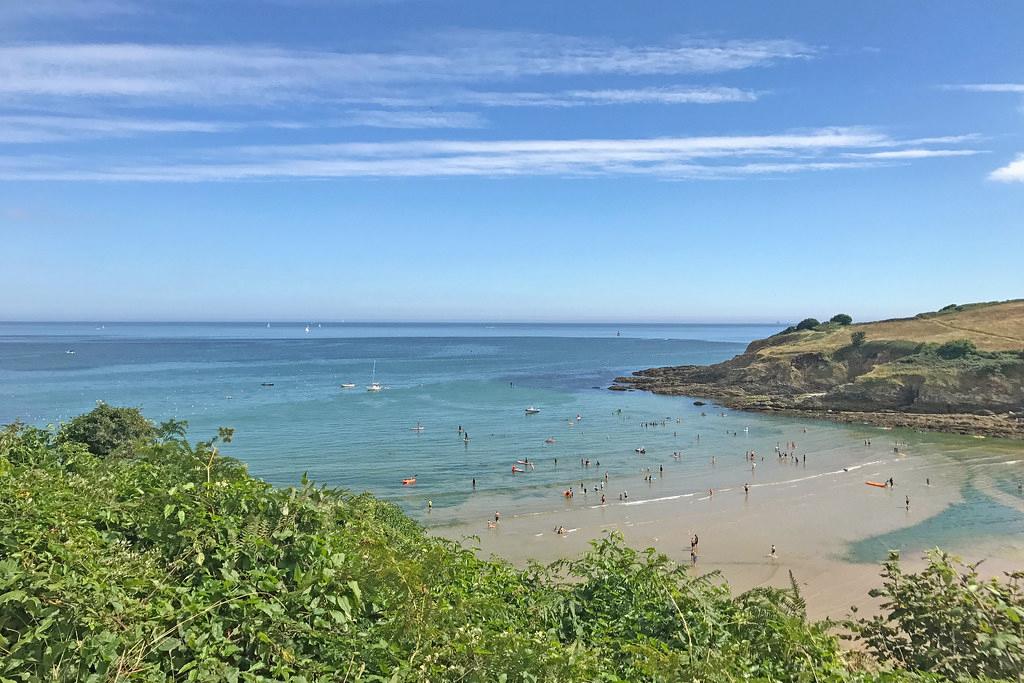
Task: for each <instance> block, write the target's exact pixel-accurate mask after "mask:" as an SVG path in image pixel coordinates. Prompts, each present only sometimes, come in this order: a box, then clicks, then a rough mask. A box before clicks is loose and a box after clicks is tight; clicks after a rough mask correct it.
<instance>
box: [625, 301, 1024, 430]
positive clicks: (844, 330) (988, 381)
mask: <svg viewBox="0 0 1024 683" xmlns="http://www.w3.org/2000/svg"><path fill="white" fill-rule="evenodd" d="M616 382H617V386H615V387H613V388H627V389H628V388H634V387H635V388H640V389H645V390H649V391H655V392H659V393H666V394H677V395H686V396H702V397H704V396H707V397H711V398H715V399H718V400H721V401H722V402H723V403H726V404H727V405H729V406H732V407H738V408H754V409H762V410H796V411H806V412H811V413H825V412H828V414H830V415H833V414H835V413H857V414H860V416H861V417H857V418H848V419H866V420H871V421H874V422H878V423H881V424H889V425H897V426H913V427H921V428H926V429H941V430H946V431H957V432H967V433H979V434H992V435H999V436H1024V300H1014V301H1005V302H999V303H984V304H969V305H965V306H950V307H947V308H945V309H943V310H941V311H936V312H932V313H922V314H920V315H917V316H914V317H913V318H903V319H898V320H883V321H879V322H870V323H860V324H843V322H828V323H824V324H819V323H817V322H816V321H814V320H811V319H808V320H806V321H803V322H801V323H800V324H799V325H797V326H794V327H792V328H789V329H787V330H784V331H783V332H780V333H779V334H776V335H773V336H771V337H768V338H767V339H760V340H757V341H754V342H752V343H751V344H750V345H749V346H748V347H747V350H746V351H745V352H744V353H742V354H740V355H739V356H736V357H735V358H733V359H731V360H729V361H726V362H724V363H718V364H716V365H711V366H680V367H669V368H654V369H651V370H644V371H641V372H638V373H634V376H633V377H623V378H618V379H617V380H616ZM891 413H899V414H901V415H902V416H901V417H899V418H898V419H897V418H893V417H890V416H888V415H889V414H891ZM869 414H870V415H869ZM952 416H955V417H952Z"/></svg>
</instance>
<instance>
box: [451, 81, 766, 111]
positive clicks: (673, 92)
mask: <svg viewBox="0 0 1024 683" xmlns="http://www.w3.org/2000/svg"><path fill="white" fill-rule="evenodd" d="M450 97H452V98H454V99H456V100H458V101H460V102H464V103H468V104H476V105H480V106H484V107H581V106H590V105H613V104H722V103H727V102H753V101H755V100H757V99H758V97H760V93H758V92H754V91H752V90H741V89H740V88H725V87H717V86H714V87H664V88H629V89H615V88H609V89H603V90H561V91H553V92H516V91H510V92H501V91H492V92H461V93H454V94H451V95H450Z"/></svg>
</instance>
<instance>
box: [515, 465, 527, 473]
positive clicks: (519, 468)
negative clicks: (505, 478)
mask: <svg viewBox="0 0 1024 683" xmlns="http://www.w3.org/2000/svg"><path fill="white" fill-rule="evenodd" d="M525 471H526V470H525V469H523V468H521V467H516V466H515V465H512V474H521V473H523V472H525Z"/></svg>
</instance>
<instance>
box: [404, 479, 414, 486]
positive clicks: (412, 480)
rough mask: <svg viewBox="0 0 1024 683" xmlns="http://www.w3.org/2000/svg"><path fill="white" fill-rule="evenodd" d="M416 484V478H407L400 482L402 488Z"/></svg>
mask: <svg viewBox="0 0 1024 683" xmlns="http://www.w3.org/2000/svg"><path fill="white" fill-rule="evenodd" d="M415 483H416V477H409V478H407V479H403V480H402V486H412V485H413V484H415Z"/></svg>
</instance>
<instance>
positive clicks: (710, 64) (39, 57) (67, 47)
mask: <svg viewBox="0 0 1024 683" xmlns="http://www.w3.org/2000/svg"><path fill="white" fill-rule="evenodd" d="M416 45H417V46H418V47H417V49H411V50H407V51H400V52H326V51H301V50H288V49H282V48H275V47H262V46H217V45H185V46H181V45H141V44H125V43H121V44H33V45H17V46H4V47H0V94H2V95H4V96H6V97H8V98H31V97H49V98H61V97H92V98H96V97H105V98H120V99H126V98H127V99H133V100H144V101H149V100H168V99H169V100H174V101H186V100H187V101H190V102H205V103H210V102H217V103H245V102H273V101H281V100H288V99H292V98H295V97H299V96H304V97H309V98H320V99H325V100H330V99H332V98H344V97H346V96H348V97H352V96H356V97H359V96H365V95H366V94H367V93H366V92H365V91H366V89H367V88H371V87H391V88H394V87H395V86H398V85H403V86H408V85H410V84H413V85H414V84H425V83H433V84H441V83H472V82H480V81H485V80H486V81H509V80H514V79H517V78H524V77H541V76H548V77H551V76H585V75H602V74H604V75H607V74H620V75H679V74H693V73H715V72H723V71H731V70H737V69H746V68H751V67H757V66H767V65H770V64H773V63H775V62H778V61H781V60H792V59H808V58H810V57H811V56H813V54H814V50H813V49H812V48H810V47H808V46H805V45H803V44H801V43H798V42H795V41H787V40H769V41H739V40H737V41H723V42H707V41H684V42H681V43H679V44H676V45H667V46H665V45H662V46H626V45H621V44H614V43H605V42H599V41H591V40H582V39H578V38H571V37H566V36H555V35H546V34H542V35H528V34H519V33H486V32H454V33H452V34H450V35H447V34H446V35H445V36H443V37H441V38H437V37H435V38H434V40H432V41H429V44H421V43H416ZM587 92H588V91H576V94H575V96H572V97H573V98H574V99H577V100H579V99H586V98H588V97H589V98H591V99H598V100H600V99H608V98H609V97H614V96H615V95H614V91H594V93H592V94H591V95H587ZM601 93H603V94H601ZM401 94H402V93H398V95H399V96H400V95H401ZM383 95H385V96H387V95H395V93H393V92H391V93H383ZM626 96H627V97H628V96H630V95H626ZM631 96H632V97H640V96H643V94H642V91H633V94H632V95H631ZM646 96H647V97H654V96H655V95H654V94H653V93H648V94H647V95H646ZM673 96H674V97H676V98H686V97H690V98H691V100H692V99H693V98H699V97H700V94H699V92H698V91H696V90H694V91H691V92H690V93H689V95H687V94H685V93H683V92H682V91H677V92H676V94H675V95H673V94H672V92H671V91H665V92H663V93H662V95H661V96H660V97H661V98H662V100H664V99H665V98H671V97H673ZM704 96H705V97H714V95H709V94H705V95H704ZM717 96H718V97H719V98H721V97H728V96H730V95H729V93H728V91H724V90H723V91H721V92H719V93H718V95H717ZM732 96H734V97H735V96H736V94H735V93H733V94H732Z"/></svg>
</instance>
